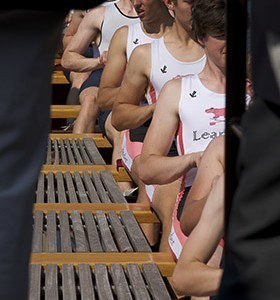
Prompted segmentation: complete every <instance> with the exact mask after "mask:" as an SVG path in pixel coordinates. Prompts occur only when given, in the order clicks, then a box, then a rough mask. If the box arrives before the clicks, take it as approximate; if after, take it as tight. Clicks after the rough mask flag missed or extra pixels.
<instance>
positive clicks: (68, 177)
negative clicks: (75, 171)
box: [65, 172, 78, 203]
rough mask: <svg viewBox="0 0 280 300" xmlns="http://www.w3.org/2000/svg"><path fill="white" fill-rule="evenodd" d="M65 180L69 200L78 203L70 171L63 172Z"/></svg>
mask: <svg viewBox="0 0 280 300" xmlns="http://www.w3.org/2000/svg"><path fill="white" fill-rule="evenodd" d="M65 180H66V185H67V191H68V197H69V202H71V203H78V197H77V194H76V190H75V187H74V183H73V179H72V176H71V173H70V172H66V173H65Z"/></svg>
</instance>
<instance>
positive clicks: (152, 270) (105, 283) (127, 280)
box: [29, 256, 175, 300]
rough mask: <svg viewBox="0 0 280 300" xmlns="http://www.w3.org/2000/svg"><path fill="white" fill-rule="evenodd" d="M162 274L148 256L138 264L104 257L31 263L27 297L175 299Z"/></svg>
mask: <svg viewBox="0 0 280 300" xmlns="http://www.w3.org/2000/svg"><path fill="white" fill-rule="evenodd" d="M96 258H97V257H96V256H95V257H92V259H93V260H92V261H96ZM170 264H171V263H170ZM171 268H172V267H171ZM163 276H166V275H165V274H164V272H162V271H160V265H159V264H156V263H154V262H153V261H151V257H149V259H148V260H146V262H145V263H140V264H139V263H137V262H130V263H128V262H125V264H122V263H120V262H112V261H110V260H107V259H105V260H103V259H101V262H100V263H99V262H95V263H87V262H80V263H79V262H78V263H76V264H73V263H63V262H62V263H59V264H55V263H44V262H43V263H32V264H31V266H30V287H29V300H39V299H42V298H43V297H44V298H43V299H51V300H58V299H63V300H77V299H83V300H88V299H100V300H105V299H108V300H114V299H120V300H122V299H123V300H129V299H131V300H132V299H135V300H148V299H158V300H171V299H175V298H174V295H172V293H171V291H170V287H169V285H168V283H167V281H166V280H165V279H164V277H163Z"/></svg>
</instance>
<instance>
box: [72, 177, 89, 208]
mask: <svg viewBox="0 0 280 300" xmlns="http://www.w3.org/2000/svg"><path fill="white" fill-rule="evenodd" d="M74 180H75V183H76V186H77V192H78V197H79V200H80V202H81V203H89V200H88V196H87V193H86V190H85V187H84V184H83V181H82V178H81V176H80V174H79V172H75V173H74Z"/></svg>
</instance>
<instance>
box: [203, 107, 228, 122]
mask: <svg viewBox="0 0 280 300" xmlns="http://www.w3.org/2000/svg"><path fill="white" fill-rule="evenodd" d="M205 112H206V113H208V114H214V116H212V117H211V118H210V120H211V121H210V126H213V125H216V124H217V123H220V122H225V115H226V109H225V108H214V107H211V108H207V109H205Z"/></svg>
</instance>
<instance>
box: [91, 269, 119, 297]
mask: <svg viewBox="0 0 280 300" xmlns="http://www.w3.org/2000/svg"><path fill="white" fill-rule="evenodd" d="M94 276H95V282H96V288H97V294H98V297H99V299H102V300H114V296H113V293H112V290H111V285H110V282H109V277H108V273H107V268H106V265H105V264H97V265H95V266H94Z"/></svg>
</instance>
